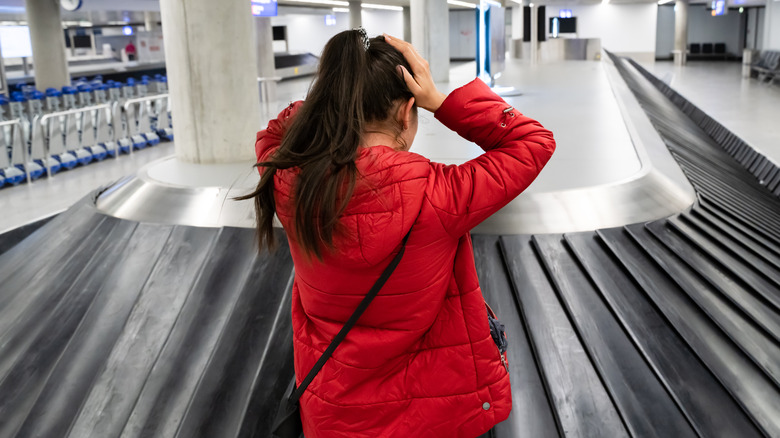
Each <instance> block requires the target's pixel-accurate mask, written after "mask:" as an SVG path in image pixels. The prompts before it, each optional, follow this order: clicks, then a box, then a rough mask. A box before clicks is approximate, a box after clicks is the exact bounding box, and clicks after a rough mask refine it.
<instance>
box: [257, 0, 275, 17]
mask: <svg viewBox="0 0 780 438" xmlns="http://www.w3.org/2000/svg"><path fill="white" fill-rule="evenodd" d="M278 13H279V12H278V5H277V4H276V0H252V15H254V16H255V17H276V16H277V15H278Z"/></svg>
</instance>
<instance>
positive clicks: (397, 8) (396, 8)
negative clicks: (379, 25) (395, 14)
mask: <svg viewBox="0 0 780 438" xmlns="http://www.w3.org/2000/svg"><path fill="white" fill-rule="evenodd" d="M361 6H363V7H364V8H366V9H383V10H386V11H399V12H401V11H403V10H404V8H402V7H401V6H388V5H374V4H371V3H363V4H362V5H361Z"/></svg>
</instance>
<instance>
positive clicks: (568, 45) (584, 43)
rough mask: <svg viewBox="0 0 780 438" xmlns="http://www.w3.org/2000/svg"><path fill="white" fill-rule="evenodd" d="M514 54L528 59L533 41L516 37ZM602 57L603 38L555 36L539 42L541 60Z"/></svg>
mask: <svg viewBox="0 0 780 438" xmlns="http://www.w3.org/2000/svg"><path fill="white" fill-rule="evenodd" d="M512 56H513V57H515V58H520V59H528V58H529V57H530V56H531V43H529V42H523V41H522V40H519V39H516V40H514V41H512ZM600 59H601V38H553V39H549V40H547V41H542V42H541V43H539V61H541V62H550V61H562V60H588V61H598V60H600Z"/></svg>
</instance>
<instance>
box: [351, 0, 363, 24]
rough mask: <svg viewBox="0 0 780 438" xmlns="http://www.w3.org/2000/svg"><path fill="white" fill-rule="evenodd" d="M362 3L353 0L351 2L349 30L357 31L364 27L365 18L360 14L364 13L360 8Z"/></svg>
mask: <svg viewBox="0 0 780 438" xmlns="http://www.w3.org/2000/svg"><path fill="white" fill-rule="evenodd" d="M360 4H361V2H359V1H354V0H351V1H350V2H349V28H350V29H357V28H358V27H360V26H362V25H363V18H362V17H361V16H360V14H362V13H363V8H362V6H360Z"/></svg>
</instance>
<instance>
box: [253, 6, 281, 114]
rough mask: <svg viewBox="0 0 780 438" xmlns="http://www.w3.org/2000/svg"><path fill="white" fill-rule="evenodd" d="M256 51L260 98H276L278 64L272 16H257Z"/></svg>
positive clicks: (267, 100) (263, 99) (264, 100)
mask: <svg viewBox="0 0 780 438" xmlns="http://www.w3.org/2000/svg"><path fill="white" fill-rule="evenodd" d="M255 51H256V52H257V76H258V77H259V78H264V79H265V80H264V81H262V82H260V99H261V100H262V101H263V102H270V101H273V100H276V81H274V80H272V79H271V78H273V77H274V76H276V66H275V65H274V63H275V60H274V34H273V26H271V17H255Z"/></svg>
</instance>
